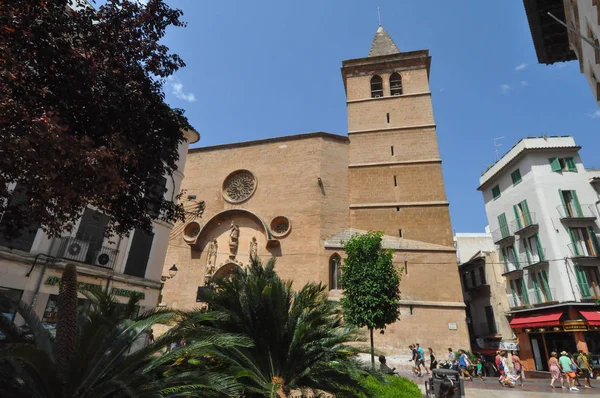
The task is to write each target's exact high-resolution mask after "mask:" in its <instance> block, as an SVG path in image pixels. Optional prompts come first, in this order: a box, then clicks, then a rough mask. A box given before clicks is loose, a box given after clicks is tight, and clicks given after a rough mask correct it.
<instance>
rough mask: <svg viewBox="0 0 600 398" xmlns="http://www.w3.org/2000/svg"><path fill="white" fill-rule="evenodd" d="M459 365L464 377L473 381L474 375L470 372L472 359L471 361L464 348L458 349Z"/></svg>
mask: <svg viewBox="0 0 600 398" xmlns="http://www.w3.org/2000/svg"><path fill="white" fill-rule="evenodd" d="M458 355H460V356H459V357H458V367H459V369H460V373H461V374H462V375H463V376H464V377H468V378H469V379H470V380H471V381H473V376H471V374H470V373H469V370H468V369H469V366H470V365H471V361H469V357H468V356H467V354H466V353H465V351H464V350H458Z"/></svg>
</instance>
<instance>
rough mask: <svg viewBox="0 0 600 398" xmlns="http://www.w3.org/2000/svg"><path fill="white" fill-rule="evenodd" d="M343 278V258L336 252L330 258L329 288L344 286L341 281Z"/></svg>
mask: <svg viewBox="0 0 600 398" xmlns="http://www.w3.org/2000/svg"><path fill="white" fill-rule="evenodd" d="M341 278H342V258H341V257H340V255H339V254H337V253H335V254H334V255H333V256H331V257H330V258H329V290H338V289H341V288H342V285H341V283H340V281H341Z"/></svg>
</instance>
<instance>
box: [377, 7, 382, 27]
mask: <svg viewBox="0 0 600 398" xmlns="http://www.w3.org/2000/svg"><path fill="white" fill-rule="evenodd" d="M377 18H378V19H379V26H381V13H380V12H379V7H377Z"/></svg>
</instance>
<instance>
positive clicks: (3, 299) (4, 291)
mask: <svg viewBox="0 0 600 398" xmlns="http://www.w3.org/2000/svg"><path fill="white" fill-rule="evenodd" d="M21 296H23V291H22V290H17V289H11V288H8V287H0V314H2V316H4V318H6V319H8V320H9V321H10V322H12V321H13V320H14V319H15V314H16V313H17V305H16V303H18V302H19V301H21ZM2 338H3V335H2V333H0V340H2Z"/></svg>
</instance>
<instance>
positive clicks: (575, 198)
mask: <svg viewBox="0 0 600 398" xmlns="http://www.w3.org/2000/svg"><path fill="white" fill-rule="evenodd" d="M571 196H572V197H573V203H575V212H577V216H579V217H583V211H582V210H581V205H580V204H579V198H578V197H577V192H576V191H575V190H572V191H571Z"/></svg>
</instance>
